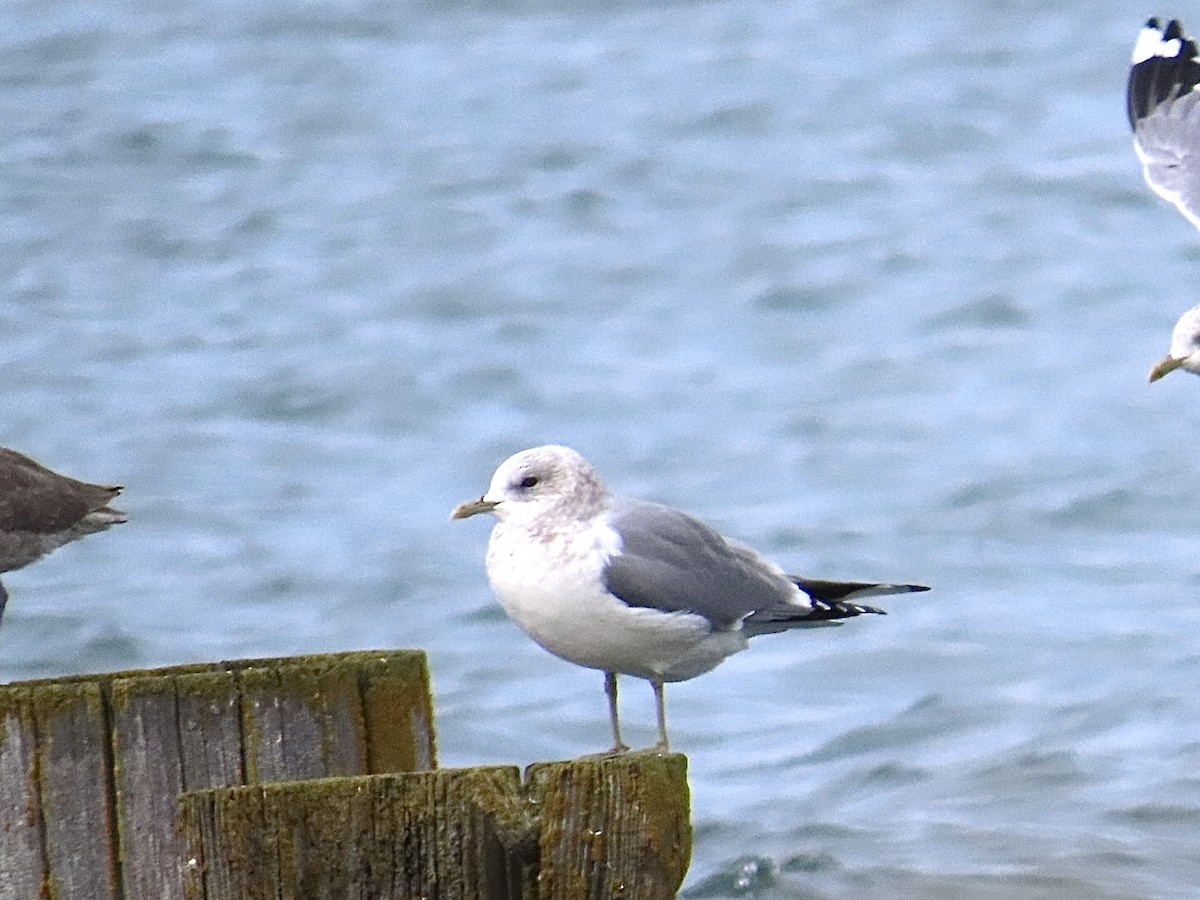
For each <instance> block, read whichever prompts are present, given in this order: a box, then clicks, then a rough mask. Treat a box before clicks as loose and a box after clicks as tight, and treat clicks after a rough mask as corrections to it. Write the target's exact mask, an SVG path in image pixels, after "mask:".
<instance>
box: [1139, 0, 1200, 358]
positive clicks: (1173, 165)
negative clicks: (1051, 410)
mask: <svg viewBox="0 0 1200 900" xmlns="http://www.w3.org/2000/svg"><path fill="white" fill-rule="evenodd" d="M1197 84H1200V58H1198V54H1197V51H1196V42H1195V41H1193V40H1192V39H1191V38H1190V37H1188V36H1187V35H1186V34H1185V33H1184V31H1183V26H1182V25H1181V24H1180V23H1179V21H1178V20H1177V19H1172V20H1171V21H1170V22H1168V23H1167V26H1166V28H1163V27H1162V26H1161V25H1160V24H1159V21H1158V19H1150V20H1149V21H1148V22H1147V23H1146V24H1145V26H1144V27H1143V28H1142V30H1141V32H1140V33H1139V34H1138V39H1137V42H1136V43H1135V44H1134V45H1133V63H1132V66H1131V68H1130V69H1129V84H1128V87H1127V90H1126V94H1125V103H1126V112H1127V113H1128V115H1129V125H1130V127H1131V128H1132V129H1133V148H1134V150H1135V151H1136V152H1137V155H1138V159H1140V160H1141V162H1142V169H1143V173H1144V174H1145V176H1146V184H1148V185H1150V189H1151V190H1153V191H1154V193H1156V194H1158V195H1159V196H1160V197H1162V198H1164V199H1166V200H1168V201H1170V202H1171V203H1172V204H1174V205H1175V208H1176V209H1178V210H1179V211H1180V212H1181V213H1183V215H1184V216H1185V217H1186V218H1187V220H1188V221H1189V222H1191V223H1192V224H1193V225H1195V226H1196V227H1197V228H1200V157H1198V154H1200V91H1197V90H1196V86H1197ZM1176 369H1184V370H1186V371H1188V372H1195V373H1197V374H1200V305H1197V306H1194V307H1192V308H1191V309H1189V310H1188V311H1187V312H1185V313H1184V314H1183V315H1182V316H1181V317H1180V318H1179V321H1178V322H1176V323H1175V328H1174V330H1173V331H1172V333H1171V348H1170V352H1169V353H1168V354H1167V355H1166V356H1164V357H1163V358H1162V359H1161V360H1159V361H1158V362H1157V363H1155V365H1154V368H1152V369H1151V370H1150V381H1151V382H1155V381H1158V379H1160V378H1162V377H1163V376H1164V375H1166V374H1168V373H1170V372H1173V371H1175V370H1176Z"/></svg>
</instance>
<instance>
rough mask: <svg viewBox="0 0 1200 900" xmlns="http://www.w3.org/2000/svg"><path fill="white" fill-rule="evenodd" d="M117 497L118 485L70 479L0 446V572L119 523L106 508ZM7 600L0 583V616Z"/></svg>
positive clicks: (121, 516)
mask: <svg viewBox="0 0 1200 900" xmlns="http://www.w3.org/2000/svg"><path fill="white" fill-rule="evenodd" d="M119 493H121V488H120V487H119V486H118V485H103V484H89V483H87V482H86V481H76V480H75V479H74V478H68V477H67V476H66V475H59V474H58V473H57V472H53V471H51V470H50V469H47V468H46V467H45V466H43V465H41V464H40V463H37V462H35V461H34V460H32V459H30V458H29V457H28V456H25V455H24V454H22V453H18V452H17V451H16V450H10V449H8V448H7V447H0V572H11V571H12V570H14V569H20V568H22V567H23V566H27V565H29V564H30V563H31V562H35V561H36V560H39V559H41V558H42V557H43V556H45V555H46V554H47V553H49V552H51V551H52V550H56V549H58V548H59V547H61V546H62V545H63V544H67V543H70V542H71V541H74V540H78V539H79V538H81V537H84V536H86V535H89V534H95V533H96V532H97V531H103V530H104V529H106V528H108V527H109V526H111V525H117V524H119V523H121V522H124V521H125V513H123V512H121V511H120V510H117V509H113V508H112V507H111V506H109V505H108V503H109V501H110V500H112V499H114V498H115V497H116V496H117V495H118V494H119ZM7 601H8V592H7V591H6V590H5V589H4V585H3V584H0V617H3V615H4V607H5V604H6V603H7Z"/></svg>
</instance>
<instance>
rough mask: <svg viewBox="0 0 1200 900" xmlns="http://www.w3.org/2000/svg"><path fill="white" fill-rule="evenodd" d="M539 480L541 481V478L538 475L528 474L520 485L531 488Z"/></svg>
mask: <svg viewBox="0 0 1200 900" xmlns="http://www.w3.org/2000/svg"><path fill="white" fill-rule="evenodd" d="M539 481H541V479H540V478H538V477H537V476H536V475H526V476H525V477H524V478H522V479H521V484H520V487H522V488H531V487H533V486H534V485H536V484H537V483H538V482H539Z"/></svg>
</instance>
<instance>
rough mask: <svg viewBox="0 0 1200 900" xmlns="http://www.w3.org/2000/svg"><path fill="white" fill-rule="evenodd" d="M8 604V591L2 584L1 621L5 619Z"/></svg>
mask: <svg viewBox="0 0 1200 900" xmlns="http://www.w3.org/2000/svg"><path fill="white" fill-rule="evenodd" d="M6 603H8V591H6V590H5V589H4V585H3V584H0V619H3V618H4V605H5V604H6Z"/></svg>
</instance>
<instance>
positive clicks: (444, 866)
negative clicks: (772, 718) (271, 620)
mask: <svg viewBox="0 0 1200 900" xmlns="http://www.w3.org/2000/svg"><path fill="white" fill-rule="evenodd" d="M434 765H435V754H434V730H433V710H432V702H431V700H430V693H429V679H428V673H427V671H426V667H425V658H424V655H423V654H421V653H419V652H415V651H366V652H358V653H342V654H331V655H327V656H313V657H295V658H291V659H270V660H239V661H235V662H223V663H212V664H200V665H193V666H179V667H174V668H168V669H158V670H150V671H141V672H118V673H113V674H107V675H92V676H75V677H69V678H63V679H55V680H46V681H30V682H24V683H17V684H10V685H3V686H0V900H183V898H184V897H189V898H192V900H231V898H237V900H254V898H260V897H261V898H264V900H268V898H269V900H283V898H295V900H310V898H312V900H319V898H331V900H333V898H337V900H341V898H364V900H365V898H373V900H387V898H410V897H429V898H488V900H506V898H529V900H532V898H544V900H576V898H594V900H601V898H610V897H612V898H615V897H621V898H626V900H642V898H645V900H658V898H663V900H667V898H670V897H673V896H674V895H675V892H676V891H677V890H678V887H679V885H680V883H681V882H682V880H683V876H684V874H685V872H686V870H687V863H688V857H689V855H690V851H691V827H690V824H689V821H688V788H687V763H686V760H685V759H684V757H682V756H664V757H660V756H657V755H654V754H627V755H625V756H621V757H617V758H609V759H581V760H574V761H569V762H558V763H541V764H538V765H535V766H531V767H530V769H529V770H528V771H527V772H526V775H525V779H524V781H522V778H521V776H520V773H519V772H518V770H517V769H516V768H515V767H503V766H502V767H482V768H476V769H460V770H441V771H434V770H433V769H434Z"/></svg>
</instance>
